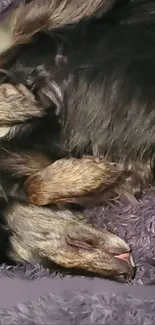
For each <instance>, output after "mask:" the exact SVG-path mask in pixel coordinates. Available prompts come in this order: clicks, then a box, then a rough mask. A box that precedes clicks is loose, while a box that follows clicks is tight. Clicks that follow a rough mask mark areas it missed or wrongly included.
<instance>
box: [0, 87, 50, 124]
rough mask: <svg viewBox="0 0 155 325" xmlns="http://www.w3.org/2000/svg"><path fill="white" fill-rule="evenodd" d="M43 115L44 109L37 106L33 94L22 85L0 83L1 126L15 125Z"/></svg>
mask: <svg viewBox="0 0 155 325" xmlns="http://www.w3.org/2000/svg"><path fill="white" fill-rule="evenodd" d="M44 115H45V112H44V110H43V109H41V108H40V107H39V105H38V104H37V102H36V100H35V98H34V96H33V94H32V93H31V92H30V91H29V90H28V89H27V88H26V87H25V86H24V85H18V86H14V85H11V84H1V85H0V126H1V127H6V126H11V125H15V124H16V123H22V122H25V121H26V120H29V119H31V118H34V117H35V118H38V117H43V116H44Z"/></svg>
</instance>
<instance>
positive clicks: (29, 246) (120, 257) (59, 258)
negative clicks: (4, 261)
mask: <svg viewBox="0 0 155 325" xmlns="http://www.w3.org/2000/svg"><path fill="white" fill-rule="evenodd" d="M3 217H4V220H5V222H6V224H7V227H8V230H9V231H10V232H11V234H12V235H11V237H10V245H11V251H10V253H9V256H10V257H11V258H12V259H13V260H15V261H18V262H19V261H20V262H22V261H24V260H25V261H27V262H30V263H37V262H39V263H43V264H44V263H45V265H46V262H47V261H48V262H49V261H51V262H54V263H56V265H59V266H61V267H63V268H66V269H78V270H82V271H87V272H88V271H89V272H92V273H95V274H97V275H100V276H105V277H113V278H115V277H116V278H117V277H119V276H125V277H129V276H132V275H133V272H134V264H133V261H132V257H131V255H130V249H129V246H128V245H127V244H126V243H125V242H124V241H123V240H122V239H120V238H119V237H117V236H115V235H113V234H111V233H109V232H108V231H107V230H105V229H100V230H97V229H95V228H93V227H92V226H91V225H88V224H87V223H86V221H85V219H84V216H83V215H82V214H80V213H76V212H74V213H72V212H71V211H70V210H65V209H64V210H62V211H61V210H59V209H57V208H56V207H55V208H54V207H53V208H52V209H50V208H46V207H36V206H33V205H26V204H19V203H13V204H12V205H11V206H9V207H8V206H6V209H5V210H3Z"/></svg>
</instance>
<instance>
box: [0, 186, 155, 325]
mask: <svg viewBox="0 0 155 325" xmlns="http://www.w3.org/2000/svg"><path fill="white" fill-rule="evenodd" d="M154 199H155V190H154V189H152V190H148V191H147V193H145V195H144V197H143V198H142V200H141V201H140V202H139V203H138V204H137V205H135V206H132V205H131V204H129V203H127V202H123V201H121V202H119V204H118V205H117V206H110V207H102V208H95V209H93V210H87V211H86V215H87V218H88V222H90V223H92V224H93V225H94V226H96V227H101V226H106V227H107V229H109V230H110V231H112V232H114V233H116V234H118V235H119V236H120V237H122V238H124V239H125V240H126V241H127V242H128V243H129V244H130V246H131V248H132V250H133V256H134V259H135V262H136V264H137V273H136V277H135V279H134V280H133V281H131V282H130V283H128V284H121V283H115V282H112V281H108V280H105V279H97V278H94V279H90V278H85V277H80V276H76V277H69V276H67V277H65V278H61V277H59V276H57V275H55V274H50V273H49V271H48V270H45V269H43V268H42V267H39V266H36V267H34V266H30V265H25V266H17V267H14V268H12V267H7V266H5V265H3V266H1V268H0V287H1V295H0V324H2V325H6V324H7V325H11V324H16V325H17V324H25V325H28V324H30V325H31V324H34V325H40V324H51V325H62V324H64V325H65V324H67V325H69V324H70V325H86V324H92V325H101V324H103V325H119V324H126V325H130V324H132V325H134V324H135V325H146V324H147V325H154V319H155V286H154V284H155V200H154ZM10 278H11V280H10ZM150 283H151V284H150ZM149 284H150V285H149Z"/></svg>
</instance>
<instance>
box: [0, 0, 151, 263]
mask: <svg viewBox="0 0 155 325" xmlns="http://www.w3.org/2000/svg"><path fill="white" fill-rule="evenodd" d="M88 2H89V1H88ZM94 2H95V1H94ZM37 3H38V4H39V3H41V2H39V1H37ZM44 3H45V2H44ZM49 3H53V2H52V1H51V2H50V1H47V4H48V6H49V8H50V5H49ZM60 3H61V5H62V1H60ZM66 3H68V5H69V1H67V2H66ZM83 3H84V2H83V1H81V8H82V5H83ZM105 3H106V2H105ZM111 3H112V2H108V1H107V4H110V6H111ZM70 4H71V5H74V6H75V3H74V2H73V1H71V2H70ZM99 4H101V1H100V2H99V1H98V3H97V2H96V6H95V7H94V8H95V9H93V12H96V9H98V5H99ZM103 4H104V1H103ZM32 5H34V8H35V5H36V2H35V1H34V2H33V1H30V4H28V5H27V6H32ZM89 6H90V2H89V5H88V7H89ZM27 8H29V7H24V8H20V17H23V18H22V19H23V22H22V23H23V29H21V23H20V21H18V19H16V20H15V22H16V24H15V25H14V26H16V28H14V29H13V35H17V34H18V37H14V41H13V45H14V44H15V45H17V43H19V44H21V43H25V42H27V41H28V42H29V43H28V44H25V45H19V46H17V47H16V48H15V51H13V49H11V51H10V50H9V51H8V52H7V53H5V55H3V57H2V59H1V62H3V59H4V58H5V64H4V63H3V64H2V63H1V67H2V69H3V70H2V71H1V84H4V83H9V84H10V83H12V84H15V85H19V84H20V85H21V84H22V85H24V86H25V87H27V88H28V89H29V91H30V92H31V93H33V95H34V96H35V99H34V98H32V99H31V100H32V102H33V104H32V107H34V106H33V105H34V101H35V100H36V101H37V102H36V108H37V109H35V108H34V109H31V106H29V108H26V114H25V115H24V114H23V113H21V111H20V112H19V111H18V110H17V109H15V110H13V113H14V116H13V117H11V120H12V125H13V126H12V125H11V121H10V120H9V119H8V117H6V115H7V116H8V114H6V113H5V116H4V115H3V114H4V113H3V109H4V108H3V107H2V113H0V115H2V116H3V117H2V119H3V125H4V126H5V127H6V126H8V125H9V127H11V128H10V129H9V130H8V131H7V132H6V134H5V136H4V137H3V138H1V155H0V170H1V185H2V197H4V196H6V197H7V200H10V197H14V198H16V199H21V198H22V199H23V200H26V201H29V202H30V203H33V204H38V205H46V204H49V203H52V204H53V203H58V202H59V203H62V202H63V203H64V202H65V203H66V202H67V203H68V202H69V203H78V204H82V205H87V204H89V203H90V201H91V200H92V202H93V204H96V203H98V202H103V198H104V199H106V198H107V197H108V198H109V197H110V198H111V195H112V196H113V195H115V194H116V193H117V194H118V193H119V195H120V193H121V191H122V192H123V193H128V195H130V194H131V195H133V194H134V195H135V194H137V193H139V192H141V190H142V188H143V186H146V185H149V184H150V183H151V182H153V169H154V143H155V135H154V134H155V110H154V101H155V92H154V84H155V74H154V69H153V68H154V62H155V60H154V59H155V3H154V1H151V0H145V1H144V0H133V1H130V0H129V1H123V2H121V5H120V2H119V1H118V4H117V3H116V5H115V6H114V8H111V9H110V10H109V11H108V12H107V13H106V14H105V15H103V16H102V17H101V18H100V19H97V20H95V19H94V20H92V21H89V20H85V19H84V20H82V21H80V22H79V23H77V24H76V25H75V24H74V25H73V26H70V27H63V26H64V25H66V24H69V23H75V22H77V17H79V14H78V13H77V11H76V10H75V17H73V18H71V20H70V22H69V21H68V20H66V17H69V16H68V15H67V16H66V14H67V11H65V12H64V13H63V12H62V17H61V18H60V17H59V18H60V20H59V21H61V24H60V23H59V22H57V20H55V21H54V18H52V19H51V17H50V11H49V19H48V18H47V16H46V15H45V12H44V11H42V9H40V17H41V18H40V20H38V18H35V16H33V15H32V16H33V18H34V21H33V22H32V21H31V19H30V20H28V19H27V16H26V12H28V11H27ZM40 8H42V7H40ZM45 8H46V6H45ZM67 8H69V7H67ZM22 10H23V11H22ZM52 10H53V9H52ZM67 10H70V9H67ZM52 12H53V11H52ZM81 12H82V11H81ZM86 12H88V13H89V11H87V9H86ZM46 13H47V11H46ZM83 13H84V11H83ZM92 14H93V13H92V11H90V14H89V15H87V14H86V13H84V14H83V16H80V17H79V18H78V20H81V19H83V18H85V17H86V16H91V17H92V16H93V15H92ZM97 16H98V14H97ZM16 17H19V12H18V10H17V15H16ZM24 17H25V18H24ZM24 19H25V20H24ZM52 20H53V21H54V23H50V22H51V21H52ZM30 21H31V22H32V24H31V30H30V32H29V31H28V30H27V27H26V26H29V24H27V22H30ZM35 21H36V25H35ZM38 21H39V24H40V25H39V26H38ZM53 24H55V25H53ZM18 26H19V30H21V34H20V33H19V30H18ZM58 27H59V28H58ZM62 27H63V28H62ZM53 28H54V29H55V28H56V30H55V32H53V31H51V29H53ZM17 30H18V33H17V32H15V31H17ZM19 34H20V37H21V38H20V37H19ZM32 36H33V37H32ZM3 87H4V85H3ZM5 87H6V85H5ZM7 87H8V86H7ZM7 87H6V88H7ZM9 87H10V86H9ZM22 87H23V86H22ZM18 91H19V86H18ZM25 92H26V90H25V91H24V94H25ZM26 93H27V92H26ZM2 95H3V92H2ZM25 96H27V95H25ZM17 97H20V96H17ZM28 97H29V96H28ZM2 101H3V100H2ZM15 102H17V100H15ZM20 105H21V104H20ZM17 106H18V105H16V107H17ZM12 107H13V101H12ZM37 110H38V113H36V111H37ZM37 114H38V116H37ZM1 125H2V123H1ZM40 152H41V158H40V157H39V155H40ZM84 155H90V156H99V157H100V156H102V157H104V160H102V159H101V160H100V159H99V160H96V158H94V159H93V158H92V159H90V158H87V157H86V158H82V157H83V156H84ZM38 157H39V158H38ZM71 157H74V158H76V159H75V160H74V159H72V158H71ZM62 158H63V160H60V161H59V159H62ZM66 158H69V160H68V161H67V160H66ZM70 159H71V161H70ZM57 160H58V161H57ZM32 161H33V163H32ZM54 161H56V162H55V163H54V164H51V163H52V162H54ZM90 161H91V163H90ZM113 163H115V164H113ZM55 164H56V165H55ZM57 164H58V165H57ZM85 164H86V165H85ZM89 164H90V165H89ZM92 164H93V167H92ZM100 164H101V165H100ZM47 166H48V167H47ZM55 166H56V167H55ZM59 166H60V168H59ZM83 166H86V167H84V170H86V168H89V166H91V168H90V171H91V173H92V174H91V176H92V177H90V178H91V181H90V182H89V177H88V178H87V180H88V182H86V181H85V177H86V175H85V173H82V170H83V169H82V168H83ZM106 166H108V168H107V169H106ZM44 168H46V169H45V170H44ZM55 168H56V169H55ZM70 168H71V173H70V175H69V169H70ZM41 169H43V170H42V171H40V170H41ZM93 170H94V172H93ZM96 170H99V171H100V172H99V174H98V177H97V178H96ZM103 170H104V172H105V170H106V173H104V176H105V177H102V176H103ZM90 171H89V172H88V175H90ZM113 171H114V173H113ZM35 172H37V174H35ZM61 173H63V177H62V174H61ZM55 175H56V181H55V182H54V183H53V178H54V177H55ZM68 175H69V176H68ZM114 175H115V177H113V176H114ZM27 177H28V179H27ZM101 178H102V182H100V181H99V180H100V179H101ZM61 179H63V181H64V183H63V187H64V189H65V190H64V189H63V188H62V183H61ZM77 180H80V181H79V183H78V182H77ZM25 181H26V182H25ZM74 181H76V182H75V183H74ZM85 182H86V183H85ZM15 183H16V184H17V186H14V185H15ZM23 184H25V185H24V186H23ZM55 184H57V185H56V186H57V191H56V193H55V191H54V189H55V188H54V186H55ZM76 184H80V186H79V187H78V185H77V187H76ZM65 185H66V187H65ZM111 188H112V190H111ZM88 198H89V199H88ZM18 213H19V212H18ZM5 218H6V219H7V215H6V214H5ZM15 223H16V221H15ZM20 229H21V228H19V229H18V235H19V233H20ZM28 259H29V258H28ZM112 267H113V266H112ZM89 269H90V268H89Z"/></svg>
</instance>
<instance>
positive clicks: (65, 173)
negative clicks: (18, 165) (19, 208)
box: [25, 157, 125, 205]
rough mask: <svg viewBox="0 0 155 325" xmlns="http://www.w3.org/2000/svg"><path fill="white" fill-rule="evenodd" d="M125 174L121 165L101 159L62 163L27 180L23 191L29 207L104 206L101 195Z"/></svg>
mask: <svg viewBox="0 0 155 325" xmlns="http://www.w3.org/2000/svg"><path fill="white" fill-rule="evenodd" d="M124 173H125V172H124V169H123V166H122V165H119V164H114V163H110V162H107V161H106V160H104V159H102V158H94V157H83V158H81V159H75V158H70V159H61V160H57V161H56V162H54V163H53V164H52V165H50V166H48V167H47V168H45V169H43V170H41V171H39V172H38V173H36V174H34V175H32V176H30V177H29V178H28V179H27V181H26V182H25V191H26V194H27V197H28V200H29V202H30V203H32V204H37V205H47V204H56V203H76V204H82V205H87V204H88V205H94V204H96V203H99V202H100V203H101V202H102V203H103V202H104V192H106V190H107V189H112V191H113V189H114V188H115V187H116V186H117V185H118V184H119V183H121V182H122V180H123V177H125V175H124ZM105 195H106V194H105Z"/></svg>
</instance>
